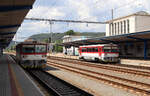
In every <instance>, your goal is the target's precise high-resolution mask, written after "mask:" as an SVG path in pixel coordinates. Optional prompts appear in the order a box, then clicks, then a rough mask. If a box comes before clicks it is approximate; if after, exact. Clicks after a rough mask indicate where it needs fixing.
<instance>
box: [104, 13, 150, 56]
mask: <svg viewBox="0 0 150 96" xmlns="http://www.w3.org/2000/svg"><path fill="white" fill-rule="evenodd" d="M107 23H108V24H106V36H119V35H126V34H131V33H135V34H136V33H138V32H143V33H144V32H145V31H150V14H148V13H147V12H144V11H140V12H137V13H134V14H131V15H128V16H124V17H120V18H117V19H113V20H110V21H107ZM127 37H128V38H129V39H138V40H139V41H138V42H137V41H136V42H134V41H130V42H128V41H125V42H122V43H119V44H118V45H119V47H120V56H121V58H137V59H150V41H149V40H147V39H144V36H143V37H140V38H139V37H131V36H127Z"/></svg>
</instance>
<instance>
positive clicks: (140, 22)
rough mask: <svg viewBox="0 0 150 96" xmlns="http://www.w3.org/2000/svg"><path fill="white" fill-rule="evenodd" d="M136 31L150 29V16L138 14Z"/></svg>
mask: <svg viewBox="0 0 150 96" xmlns="http://www.w3.org/2000/svg"><path fill="white" fill-rule="evenodd" d="M136 20H137V21H136V26H135V27H136V30H135V31H136V32H141V31H149V30H150V16H136Z"/></svg>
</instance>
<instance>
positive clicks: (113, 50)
mask: <svg viewBox="0 0 150 96" xmlns="http://www.w3.org/2000/svg"><path fill="white" fill-rule="evenodd" d="M111 51H112V52H114V53H117V52H119V49H118V47H112V50H111Z"/></svg>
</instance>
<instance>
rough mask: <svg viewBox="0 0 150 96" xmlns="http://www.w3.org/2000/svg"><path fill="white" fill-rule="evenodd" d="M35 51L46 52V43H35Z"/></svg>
mask: <svg viewBox="0 0 150 96" xmlns="http://www.w3.org/2000/svg"><path fill="white" fill-rule="evenodd" d="M35 52H36V53H45V52H46V45H35Z"/></svg>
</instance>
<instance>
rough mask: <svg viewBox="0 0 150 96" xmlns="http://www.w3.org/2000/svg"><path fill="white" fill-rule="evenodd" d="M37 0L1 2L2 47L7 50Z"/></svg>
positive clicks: (0, 27)
mask: <svg viewBox="0 0 150 96" xmlns="http://www.w3.org/2000/svg"><path fill="white" fill-rule="evenodd" d="M34 1H35V0H0V47H3V48H6V47H7V46H8V45H9V43H10V42H11V40H12V39H13V37H14V35H15V34H16V32H17V30H18V28H19V27H20V26H21V23H22V22H23V20H24V18H25V16H26V15H27V13H28V12H29V10H30V9H31V8H32V5H33V3H34Z"/></svg>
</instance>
